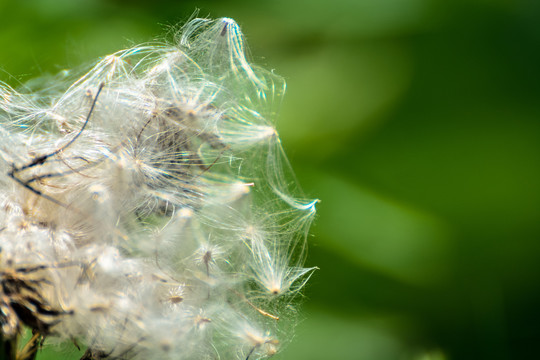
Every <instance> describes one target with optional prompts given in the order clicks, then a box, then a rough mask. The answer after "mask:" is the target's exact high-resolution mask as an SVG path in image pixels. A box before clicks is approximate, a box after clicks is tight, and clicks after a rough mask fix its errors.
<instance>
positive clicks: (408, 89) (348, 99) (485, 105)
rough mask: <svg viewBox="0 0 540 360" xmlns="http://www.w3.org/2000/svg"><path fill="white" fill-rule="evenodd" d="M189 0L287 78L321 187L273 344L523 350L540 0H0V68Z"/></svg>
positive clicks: (430, 352) (535, 166) (310, 166)
mask: <svg viewBox="0 0 540 360" xmlns="http://www.w3.org/2000/svg"><path fill="white" fill-rule="evenodd" d="M195 7H199V8H200V9H201V10H200V12H199V16H204V15H207V14H208V15H211V16H212V17H214V18H215V17H220V16H230V17H233V18H234V19H236V20H237V21H238V22H239V24H240V25H241V26H242V29H243V31H244V32H245V33H246V36H247V40H248V43H249V45H250V48H251V52H252V54H251V55H252V59H253V60H254V61H255V62H258V63H262V64H264V65H267V66H268V67H270V68H275V69H276V72H277V73H279V74H281V75H284V76H285V77H286V79H287V81H288V94H287V96H286V98H285V102H284V104H283V108H282V111H281V117H280V120H279V123H278V129H279V130H280V134H281V136H282V139H283V144H284V146H285V148H286V150H287V152H288V154H289V156H290V158H291V162H292V163H293V167H294V168H295V169H296V170H297V175H298V178H299V181H300V183H301V184H303V186H304V190H305V192H306V193H307V195H309V196H315V197H319V198H321V199H322V203H321V204H319V206H318V210H319V217H318V219H317V220H316V222H315V226H314V230H313V232H314V236H313V237H312V238H311V248H310V256H309V258H308V264H307V265H308V266H314V265H317V266H319V267H320V270H319V271H318V272H317V273H316V274H315V275H314V276H313V277H312V281H311V284H310V286H309V288H308V291H307V294H306V296H307V301H306V304H305V306H304V316H305V320H304V321H303V322H302V323H301V324H300V326H299V327H298V330H297V337H296V339H295V341H293V343H292V345H291V346H290V347H289V348H288V349H287V350H286V351H284V352H283V353H282V354H281V355H280V356H279V358H280V359H296V360H302V359H306V360H307V359H310V360H318V359H320V360H326V359H341V360H347V359H351V360H352V359H377V360H385V359H413V360H424V359H437V360H439V359H441V360H442V359H463V358H474V359H479V358H485V359H507V358H534V357H535V356H534V355H535V354H537V353H539V352H540V350H538V348H537V346H536V344H537V343H538V341H539V340H540V329H539V325H538V323H540V316H539V315H538V310H537V307H538V304H539V303H540V289H539V286H538V284H540V266H539V265H538V264H539V260H540V236H539V235H540V221H539V217H540V187H539V186H538V180H539V179H540V161H539V154H540V106H539V105H538V104H540V71H539V64H540V27H539V26H538V23H539V22H540V2H538V1H535V0H521V1H520V0H518V1H504V0H495V1H482V0H477V1H465V0H458V1H444V0H408V1H405V0H335V1H331V2H328V1H322V0H310V1H308V0H300V1H293V2H291V1H285V0H273V1H259V2H253V1H251V2H247V1H239V0H238V1H201V2H195V1H187V2H182V1H160V0H155V1H127V0H126V1H121V0H116V1H113V0H109V1H106V0H101V1H98V0H83V1H67V0H34V1H30V0H22V1H18V2H15V1H13V2H8V1H0V23H1V24H2V25H1V31H0V48H1V49H2V50H1V51H0V68H1V69H2V70H3V71H2V73H0V79H1V80H3V81H6V82H8V83H9V84H11V85H13V86H17V84H18V83H19V82H24V81H25V80H29V79H31V78H33V77H35V76H38V75H43V74H47V73H51V74H52V73H55V72H58V71H60V70H62V69H63V68H71V67H73V66H74V65H77V64H79V63H80V62H81V61H90V60H93V59H95V58H97V57H99V56H100V55H105V54H108V53H110V52H112V51H115V50H117V49H119V48H123V47H127V46H129V45H130V44H132V43H139V42H142V41H146V40H149V39H152V38H156V37H160V36H161V35H160V34H162V33H163V31H164V30H167V28H168V26H169V25H174V24H177V23H179V22H182V21H185V20H186V19H188V18H189V17H190V15H191V14H192V13H193V11H194V9H195ZM171 38H172V36H171ZM263 55H264V56H265V58H262V56H263ZM47 351H49V352H50V351H52V349H45V350H44V352H47ZM69 351H72V350H69ZM69 351H68V353H64V354H66V355H65V356H66V358H69ZM55 356H57V355H54V354H52V355H51V357H50V358H51V359H52V358H56V357H55ZM72 357H73V356H72ZM43 358H45V357H43Z"/></svg>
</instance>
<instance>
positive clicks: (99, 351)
mask: <svg viewBox="0 0 540 360" xmlns="http://www.w3.org/2000/svg"><path fill="white" fill-rule="evenodd" d="M58 88H61V86H58V85H57V84H54V85H51V84H49V87H48V89H44V90H43V91H38V92H37V93H33V94H32V93H29V94H24V93H21V92H17V91H15V90H14V89H12V88H10V87H9V86H7V85H1V86H0V159H1V160H2V161H1V162H0V173H1V174H5V176H2V177H0V247H1V252H0V282H1V287H0V310H1V311H0V323H1V329H0V331H1V333H2V338H4V339H11V338H14V337H17V336H18V334H20V333H21V331H22V326H23V325H26V326H28V327H31V328H33V330H34V331H35V332H36V333H38V334H40V335H42V336H45V337H46V340H47V341H56V342H71V341H72V342H76V343H78V344H84V345H85V346H86V347H87V349H88V350H87V351H86V353H85V355H84V356H83V358H85V359H106V358H111V359H113V358H133V359H233V358H238V359H251V360H254V359H264V358H267V357H270V356H272V355H274V354H275V353H276V352H277V351H278V350H279V349H280V348H281V347H282V346H283V344H284V343H286V342H287V339H288V338H290V334H289V332H290V331H291V328H292V327H293V325H294V322H295V320H294V314H295V313H296V310H295V309H294V305H295V302H296V301H297V300H298V297H299V295H300V291H301V289H302V287H303V286H304V285H305V284H306V282H307V280H308V279H309V277H310V276H311V274H312V272H313V270H314V268H304V267H303V262H304V260H305V255H306V245H305V244H306V236H307V233H308V229H309V226H310V224H311V221H312V219H313V217H314V215H315V203H316V201H311V200H307V199H299V198H297V197H296V196H298V195H299V194H300V190H299V189H298V188H297V186H296V183H295V180H294V176H293V175H292V171H291V169H290V166H289V163H288V162H287V160H286V158H285V157H284V154H283V150H282V148H281V144H280V140H279V137H278V135H277V132H276V130H275V128H274V125H273V119H274V118H275V116H276V111H277V108H278V107H279V105H280V104H279V103H280V102H281V99H282V97H283V95H284V91H285V83H284V81H283V79H282V78H281V77H279V76H277V75H275V74H273V73H272V72H269V71H266V70H263V69H261V68H259V67H256V66H254V65H252V64H250V63H249V62H248V61H247V59H246V55H245V44H244V39H243V35H242V33H241V31H240V28H239V27H238V25H237V24H236V23H235V22H234V21H233V20H231V19H228V18H222V19H217V20H207V19H194V20H192V21H190V22H189V23H188V24H186V25H185V26H184V27H183V28H182V29H181V30H180V33H179V36H178V43H177V44H176V45H175V46H167V45H144V46H140V47H134V48H131V49H127V50H123V51H119V52H117V53H115V54H112V55H109V56H106V57H104V58H103V59H102V60H101V61H99V62H98V63H97V64H96V65H95V66H94V67H93V68H92V69H90V70H89V71H88V72H87V73H86V74H84V75H83V76H82V77H80V78H79V79H77V80H76V81H74V82H73V83H72V84H71V85H69V86H67V87H66V88H67V90H65V91H62V92H54V91H53V90H51V89H58Z"/></svg>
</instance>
